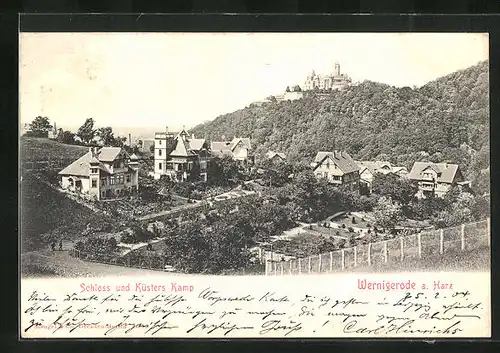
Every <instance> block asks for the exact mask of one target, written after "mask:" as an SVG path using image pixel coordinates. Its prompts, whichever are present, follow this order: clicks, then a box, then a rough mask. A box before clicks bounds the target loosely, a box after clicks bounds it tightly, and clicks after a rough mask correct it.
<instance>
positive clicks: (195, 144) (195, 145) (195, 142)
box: [189, 139, 206, 151]
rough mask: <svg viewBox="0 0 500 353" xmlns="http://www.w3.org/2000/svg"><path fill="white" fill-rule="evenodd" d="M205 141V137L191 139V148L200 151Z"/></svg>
mask: <svg viewBox="0 0 500 353" xmlns="http://www.w3.org/2000/svg"><path fill="white" fill-rule="evenodd" d="M205 142H206V140H205V139H190V140H189V148H190V149H192V150H193V151H199V150H201V149H202V148H203V145H204V144H205Z"/></svg>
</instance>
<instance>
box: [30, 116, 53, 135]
mask: <svg viewBox="0 0 500 353" xmlns="http://www.w3.org/2000/svg"><path fill="white" fill-rule="evenodd" d="M50 129H52V125H51V124H50V121H49V118H47V117H42V116H37V117H36V118H35V119H34V120H33V121H32V122H31V123H30V124H29V131H30V132H31V133H32V134H33V135H34V136H46V135H47V133H48V132H49V130H50Z"/></svg>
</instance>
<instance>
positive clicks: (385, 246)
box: [384, 240, 388, 263]
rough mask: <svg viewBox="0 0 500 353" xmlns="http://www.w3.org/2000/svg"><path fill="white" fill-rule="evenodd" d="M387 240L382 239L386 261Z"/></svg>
mask: <svg viewBox="0 0 500 353" xmlns="http://www.w3.org/2000/svg"><path fill="white" fill-rule="evenodd" d="M387 257H388V256H387V240H385V241H384V262H385V263H387Z"/></svg>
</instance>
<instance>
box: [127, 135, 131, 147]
mask: <svg viewBox="0 0 500 353" xmlns="http://www.w3.org/2000/svg"><path fill="white" fill-rule="evenodd" d="M128 145H129V146H132V136H131V135H130V134H128Z"/></svg>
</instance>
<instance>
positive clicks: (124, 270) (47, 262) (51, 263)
mask: <svg viewBox="0 0 500 353" xmlns="http://www.w3.org/2000/svg"><path fill="white" fill-rule="evenodd" d="M21 261H22V263H24V264H31V265H37V266H42V267H44V268H49V269H51V270H53V271H54V272H55V273H56V276H57V277H105V276H151V275H156V276H158V275H165V276H188V275H187V274H179V273H171V272H163V271H154V270H144V269H139V268H132V267H124V266H115V265H108V264H101V263H97V262H89V261H83V260H79V259H75V258H73V257H71V256H69V252H68V251H67V250H63V251H58V250H57V251H51V250H41V251H37V252H31V253H27V254H23V255H21Z"/></svg>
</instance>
